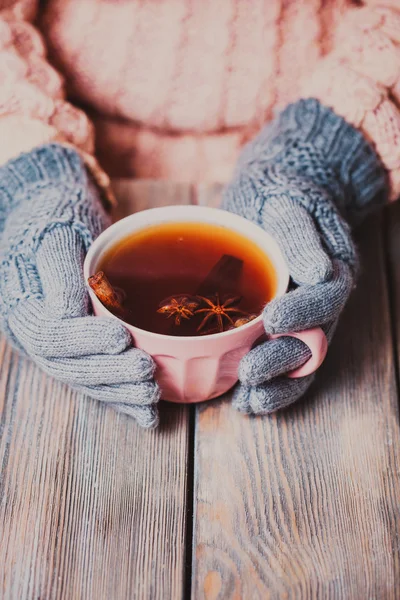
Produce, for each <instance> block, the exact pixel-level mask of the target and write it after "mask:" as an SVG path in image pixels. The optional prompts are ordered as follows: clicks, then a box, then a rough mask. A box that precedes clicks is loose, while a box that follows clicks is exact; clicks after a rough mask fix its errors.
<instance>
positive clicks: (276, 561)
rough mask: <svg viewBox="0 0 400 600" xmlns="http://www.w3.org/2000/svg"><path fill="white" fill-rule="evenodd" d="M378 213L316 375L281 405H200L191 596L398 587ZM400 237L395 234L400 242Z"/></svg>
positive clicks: (368, 592)
mask: <svg viewBox="0 0 400 600" xmlns="http://www.w3.org/2000/svg"><path fill="white" fill-rule="evenodd" d="M377 221H379V219H377V218H376V217H375V218H374V219H373V220H372V221H369V222H368V223H367V224H366V225H365V226H364V227H363V229H362V231H361V237H360V240H359V241H360V246H361V250H362V260H363V264H364V272H363V275H362V278H361V281H360V284H359V286H358V289H357V291H356V293H355V294H354V296H353V297H352V299H351V301H350V303H349V306H348V307H347V309H346V312H345V315H344V318H343V319H342V321H341V324H340V327H339V329H338V331H337V335H336V337H335V341H334V344H333V346H332V348H331V351H330V354H329V357H328V359H327V361H326V364H325V365H324V367H323V368H322V370H321V373H320V377H319V382H318V383H317V384H316V386H315V387H314V389H313V390H312V391H310V393H309V394H308V395H307V397H306V398H305V399H304V400H303V401H301V402H300V403H298V404H297V405H295V406H294V407H291V408H289V409H287V410H285V411H283V412H282V413H280V414H276V415H273V416H270V417H264V418H249V417H246V416H243V415H241V414H238V413H235V411H234V410H232V409H231V406H230V403H229V397H227V398H225V400H224V401H214V402H212V403H208V404H205V405H203V406H201V407H199V408H198V411H197V422H196V446H195V448H196V452H195V460H196V463H195V489H194V497H195V499H196V500H197V504H196V506H195V523H194V533H193V538H194V539H193V542H194V546H193V547H194V551H193V559H194V560H193V580H192V581H193V587H192V597H193V598H206V599H207V600H211V599H217V598H232V599H241V598H245V599H247V598H251V599H252V600H253V599H260V600H261V599H262V600H266V599H268V598H307V599H309V598H318V599H324V598H343V599H346V600H349V599H357V600H359V599H361V598H362V599H364V598H374V599H375V598H376V599H378V598H385V599H392V598H393V599H394V598H398V582H399V580H400V564H399V563H400V560H399V547H398V539H399V533H400V523H399V520H400V514H399V510H398V507H399V500H400V478H399V475H400V437H399V417H398V406H397V400H398V399H397V389H396V380H395V369H394V360H393V347H392V339H391V333H390V315H389V312H388V296H387V281H386V275H385V269H384V257H383V252H382V246H383V244H382V236H381V230H380V227H379V226H377V225H376V223H377ZM399 242H400V238H398V243H399Z"/></svg>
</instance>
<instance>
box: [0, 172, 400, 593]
mask: <svg viewBox="0 0 400 600" xmlns="http://www.w3.org/2000/svg"><path fill="white" fill-rule="evenodd" d="M116 189H117V193H118V195H119V197H120V199H121V205H120V209H119V210H120V214H126V213H127V212H129V211H131V210H132V208H135V209H137V210H138V209H142V208H145V207H147V206H151V205H154V204H171V203H187V202H192V203H194V202H197V203H209V204H215V203H216V202H217V200H218V189H217V188H211V189H210V188H206V187H198V188H189V187H188V186H183V185H181V186H173V185H168V186H166V185H165V184H162V183H146V182H138V183H137V184H135V185H133V186H132V184H130V183H129V182H124V181H118V182H117V184H116ZM358 243H359V247H360V251H361V256H362V264H363V273H362V277H361V280H360V284H359V286H358V289H357V290H356V292H355V293H354V295H353V297H352V299H351V301H350V303H349V305H348V307H347V309H346V311H345V315H344V317H343V319H342V321H341V324H340V327H339V330H338V332H337V335H336V337H335V341H334V344H333V346H332V348H331V351H330V354H329V357H328V359H327V361H326V363H325V365H324V366H323V368H322V369H321V372H320V376H319V380H318V383H317V384H316V385H315V386H314V388H313V389H312V390H311V391H310V392H309V393H308V394H307V396H306V398H305V399H304V400H302V401H301V402H299V403H298V404H297V405H295V406H294V407H291V408H289V409H287V410H285V411H283V412H281V413H279V414H276V415H273V416H270V417H265V418H249V417H246V416H243V415H241V414H238V413H237V412H235V411H234V410H233V409H232V408H231V406H230V398H229V396H227V397H224V398H222V399H219V400H216V401H213V402H208V403H205V404H203V405H199V406H197V407H192V408H187V407H184V406H178V405H171V404H164V405H163V406H161V420H162V425H161V427H160V429H159V430H157V431H153V432H147V431H142V430H140V429H139V428H138V427H137V426H136V425H135V423H134V422H133V421H131V420H129V418H126V417H124V416H120V415H117V414H115V413H114V412H113V411H112V410H111V409H107V408H104V407H103V406H101V405H100V404H99V403H97V402H96V401H93V400H88V399H87V398H85V397H82V396H81V395H79V394H77V393H75V392H72V391H71V390H70V389H68V388H67V387H65V386H63V385H61V384H59V383H57V382H55V381H53V380H52V379H50V378H48V377H46V376H45V375H43V374H42V373H41V372H40V371H39V370H38V369H37V368H36V367H35V366H34V365H33V364H32V363H31V362H29V361H27V360H24V359H22V358H21V357H20V356H19V355H18V354H17V353H16V352H13V351H12V350H11V348H10V346H9V345H7V343H6V342H5V341H4V340H2V341H1V342H0V414H1V423H0V427H1V429H0V433H1V438H0V468H1V474H0V597H1V598H2V599H4V600H9V599H15V600H25V599H34V600H39V599H40V600H50V599H53V598H65V599H74V600H75V599H79V600H80V599H93V600H101V599H107V600H125V599H131V598H134V599H140V600H141V599H145V600H147V599H149V600H157V599H160V600H161V599H162V600H178V599H180V598H190V597H191V598H195V599H203V598H204V599H206V600H217V599H218V600H220V599H223V600H225V599H235V600H239V599H242V598H243V599H245V600H247V599H249V600H255V599H256V600H258V599H260V600H266V599H268V598H272V599H275V598H288V599H290V598H301V599H309V598H317V599H318V600H320V599H325V598H329V599H338V598H340V599H342V598H343V599H345V600H349V599H360V600H367V599H369V600H372V599H374V600H375V599H377V600H381V599H384V600H386V599H392V598H393V599H396V598H400V556H399V544H400V537H399V535H400V430H399V412H398V398H399V365H398V362H397V360H398V351H399V340H400V312H399V299H400V268H399V267H400V206H393V207H391V208H390V209H388V210H386V211H385V213H384V214H383V215H380V216H375V217H373V218H371V219H370V220H369V221H368V222H367V223H365V225H364V226H363V227H362V228H361V230H360V231H359V232H358Z"/></svg>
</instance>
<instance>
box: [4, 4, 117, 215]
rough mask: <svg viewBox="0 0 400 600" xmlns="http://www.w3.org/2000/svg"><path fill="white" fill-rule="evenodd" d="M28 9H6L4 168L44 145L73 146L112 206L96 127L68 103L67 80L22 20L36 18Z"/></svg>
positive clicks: (34, 32)
mask: <svg viewBox="0 0 400 600" xmlns="http://www.w3.org/2000/svg"><path fill="white" fill-rule="evenodd" d="M27 8H28V3H27V2H18V3H16V4H15V5H14V7H13V10H3V11H1V10H0V81H1V86H0V134H2V137H3V139H7V141H8V143H7V144H6V145H3V147H2V148H1V149H0V164H1V163H5V162H6V161H7V160H8V159H10V158H13V157H14V156H17V155H18V154H19V153H20V152H21V151H27V150H30V149H32V148H34V147H35V146H37V145H39V144H41V143H43V142H47V141H59V142H64V143H66V144H70V145H72V146H74V147H76V148H77V149H78V150H79V151H80V152H81V154H82V156H83V157H84V160H85V164H86V165H87V166H88V168H89V169H90V170H91V171H92V174H93V177H94V178H95V180H96V182H97V184H98V185H99V186H100V187H101V188H102V190H103V196H104V198H105V201H106V203H108V204H112V203H113V196H112V194H111V191H110V189H109V185H110V182H109V179H108V177H107V176H106V175H105V173H104V172H103V171H102V169H101V168H100V167H99V165H98V164H97V161H96V159H95V158H94V156H93V152H94V132H93V125H92V124H91V122H90V121H89V119H88V118H87V116H86V115H85V113H84V112H83V111H81V110H78V109H77V108H75V107H74V106H73V105H72V104H70V103H68V102H66V100H65V90H64V80H63V78H62V77H61V75H60V74H59V73H58V72H57V71H56V70H55V69H54V68H53V67H52V66H50V64H49V63H48V62H47V60H46V50H45V45H44V42H43V39H42V37H41V35H40V34H39V33H38V31H37V30H36V29H35V28H34V27H33V26H32V25H31V24H30V23H28V22H26V21H23V20H21V17H22V16H25V15H30V16H33V15H34V10H31V11H28V10H27ZM31 8H32V9H33V8H34V6H33V5H31ZM0 9H1V2H0Z"/></svg>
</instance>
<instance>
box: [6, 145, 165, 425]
mask: <svg viewBox="0 0 400 600" xmlns="http://www.w3.org/2000/svg"><path fill="white" fill-rule="evenodd" d="M0 207H1V211H0V272H1V278H0V328H1V329H2V330H3V331H4V332H5V333H6V334H7V336H8V337H9V339H10V340H11V341H12V342H13V344H14V345H15V346H17V347H18V348H19V349H20V350H21V351H22V352H24V353H26V354H27V355H29V356H30V357H31V358H33V359H34V360H35V362H36V363H37V364H38V365H39V366H40V367H41V368H42V369H43V370H44V371H46V372H47V373H49V374H50V375H52V376H54V377H56V378H57V379H60V380H61V381H64V382H66V383H69V384H70V385H72V386H73V387H75V388H76V389H79V390H81V391H83V392H84V393H86V394H88V395H89V396H91V397H93V398H95V399H97V400H101V401H103V402H107V403H108V404H110V405H111V406H112V407H113V408H114V409H116V410H118V411H120V412H123V413H126V414H128V415H130V416H132V417H134V418H135V419H136V420H137V421H138V422H139V423H140V424H141V425H142V426H144V427H153V426H155V425H156V424H157V419H158V417H157V411H156V408H155V403H156V402H157V401H158V399H159V396H160V391H159V388H158V386H157V384H156V383H155V382H154V381H153V374H154V370H155V365H154V362H153V360H152V359H151V358H150V357H149V356H148V355H147V354H145V353H144V352H143V351H141V350H138V349H136V348H132V347H131V337H130V334H129V333H128V331H127V330H126V329H125V327H124V326H123V325H122V323H120V322H119V321H118V320H117V319H113V318H110V319H106V318H99V317H93V316H90V303H89V297H88V293H87V288H86V284H85V281H84V278H83V261H84V258H85V254H86V250H87V249H88V247H89V246H90V244H91V243H92V241H93V240H94V239H95V238H96V237H97V236H98V235H99V234H100V233H101V231H103V229H104V228H105V227H106V226H107V225H109V223H110V221H109V217H108V215H107V213H106V211H105V209H104V208H103V207H102V205H101V202H100V201H99V193H98V189H97V187H96V186H95V185H94V184H93V182H92V181H91V180H90V178H89V177H88V175H87V173H86V170H85V168H84V164H83V162H82V159H81V158H80V156H79V154H78V153H77V152H76V151H75V150H72V149H67V148H64V147H63V146H60V145H57V144H50V145H46V146H41V147H39V148H37V149H36V150H34V151H32V152H31V153H29V154H22V155H21V156H19V157H18V158H17V159H14V160H13V161H9V162H8V163H7V165H5V166H4V167H2V168H0Z"/></svg>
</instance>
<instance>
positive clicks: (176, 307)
mask: <svg viewBox="0 0 400 600" xmlns="http://www.w3.org/2000/svg"><path fill="white" fill-rule="evenodd" d="M198 306H199V302H198V301H196V300H194V299H193V297H190V296H170V297H169V298H166V299H165V300H163V301H162V302H161V303H160V308H159V309H158V310H157V312H159V313H161V314H162V315H167V318H168V319H169V318H171V317H172V316H175V325H180V324H181V321H182V319H190V317H193V315H194V311H195V310H196V308H197V307H198Z"/></svg>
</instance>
